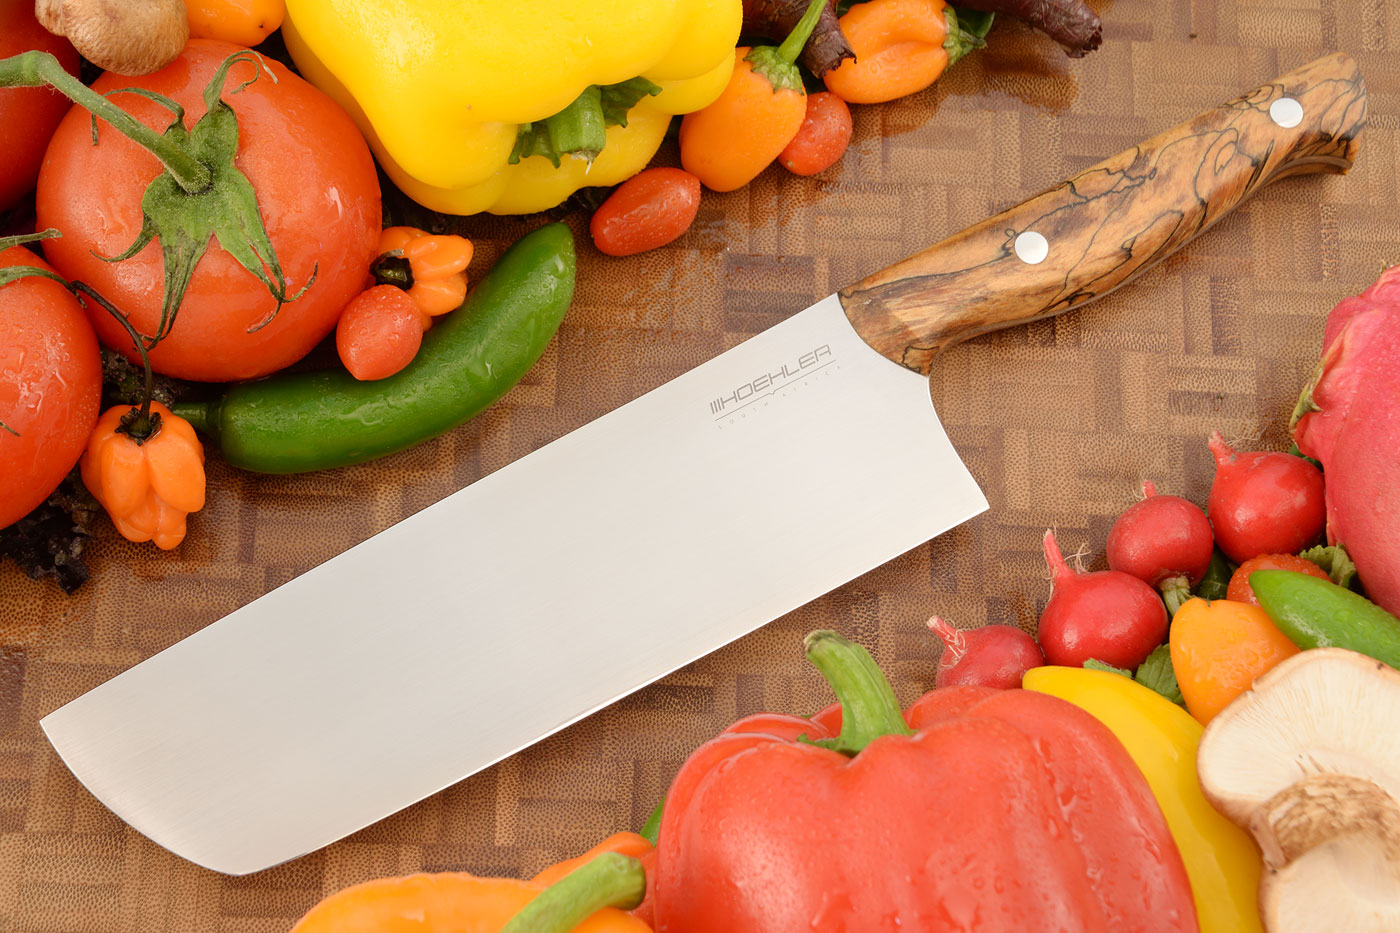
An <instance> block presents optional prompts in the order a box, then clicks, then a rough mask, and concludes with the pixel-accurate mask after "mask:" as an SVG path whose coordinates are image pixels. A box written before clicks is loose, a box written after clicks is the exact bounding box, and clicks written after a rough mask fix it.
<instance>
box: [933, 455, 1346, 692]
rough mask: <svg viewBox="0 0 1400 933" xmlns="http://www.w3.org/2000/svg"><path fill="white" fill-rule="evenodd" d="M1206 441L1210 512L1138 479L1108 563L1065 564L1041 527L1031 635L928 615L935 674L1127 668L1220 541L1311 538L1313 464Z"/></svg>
mask: <svg viewBox="0 0 1400 933" xmlns="http://www.w3.org/2000/svg"><path fill="white" fill-rule="evenodd" d="M1209 443H1210V450H1211V453H1212V454H1213V455H1214V457H1215V463H1216V473H1215V479H1214V482H1213V483H1212V484H1211V490H1210V498H1209V501H1208V503H1207V509H1208V513H1209V515H1208V516H1207V513H1206V512H1202V511H1201V509H1200V508H1199V507H1198V506H1196V505H1195V504H1193V503H1191V502H1189V501H1188V500H1186V499H1183V498H1181V497H1180V496H1172V495H1161V494H1158V493H1157V490H1156V487H1155V486H1154V485H1153V484H1152V483H1151V482H1145V483H1143V492H1144V496H1143V498H1142V499H1141V500H1139V501H1138V502H1135V503H1134V504H1133V505H1131V506H1129V507H1128V509H1127V510H1125V511H1124V512H1123V514H1121V515H1119V516H1118V519H1117V520H1116V521H1115V522H1114V524H1113V528H1112V530H1111V531H1110V532H1109V535H1108V542H1107V552H1108V566H1109V568H1110V569H1108V570H1100V571H1095V572H1092V573H1086V572H1084V571H1083V569H1082V567H1080V566H1078V560H1077V559H1076V567H1075V569H1071V568H1070V566H1069V564H1068V563H1067V562H1066V561H1065V558H1064V556H1063V554H1062V553H1061V552H1060V547H1059V544H1058V543H1057V542H1056V540H1055V534H1054V532H1053V531H1047V532H1046V533H1045V539H1044V547H1045V559H1046V562H1047V563H1048V564H1049V567H1050V573H1051V584H1050V586H1051V592H1050V599H1049V601H1048V602H1047V603H1046V605H1045V609H1044V610H1043V611H1042V612H1041V614H1040V625H1039V629H1038V633H1037V637H1035V638H1032V637H1031V636H1030V635H1029V634H1027V633H1026V632H1024V631H1022V630H1021V629H1019V628H1015V627H1013V626H1009V625H986V626H983V627H982V628H979V629H974V630H971V631H959V630H957V629H955V628H953V626H951V625H949V624H948V623H947V622H945V621H944V620H942V619H940V618H937V617H935V618H934V619H932V620H931V621H930V622H929V628H930V629H931V630H932V631H933V632H934V634H935V635H937V636H938V637H939V638H940V639H941V640H942V641H943V643H944V650H943V655H942V658H941V660H940V662H939V667H938V675H937V681H936V683H937V685H938V686H940V687H941V686H945V685H950V684H981V685H985V686H994V687H1001V688H1011V687H1018V686H1020V684H1021V676H1022V675H1023V674H1024V673H1025V672H1026V671H1027V670H1029V669H1030V668H1032V667H1039V666H1041V665H1043V664H1046V663H1050V664H1056V665H1064V666H1069V667H1082V666H1083V665H1084V663H1085V662H1086V661H1090V660H1093V661H1098V662H1101V663H1103V664H1108V665H1112V666H1113V667H1117V668H1124V669H1127V670H1129V671H1131V670H1133V669H1135V668H1137V667H1138V666H1139V665H1140V664H1142V662H1143V661H1144V660H1146V658H1147V656H1148V655H1149V654H1151V653H1152V652H1153V650H1155V649H1156V648H1157V647H1158V646H1159V645H1161V644H1163V642H1165V641H1166V638H1167V629H1168V625H1169V624H1170V618H1171V615H1173V614H1174V613H1175V612H1176V609H1177V608H1178V607H1179V606H1180V605H1181V604H1182V603H1183V602H1185V601H1186V600H1187V599H1189V598H1190V597H1191V591H1192V588H1193V587H1195V586H1197V584H1199V583H1200V582H1201V580H1202V578H1203V577H1204V576H1205V575H1206V572H1207V570H1208V569H1209V567H1210V563H1211V556H1212V554H1213V553H1214V550H1215V548H1216V547H1219V549H1220V550H1221V551H1222V552H1223V553H1224V555H1225V556H1226V557H1227V558H1229V559H1230V560H1231V561H1233V562H1234V563H1237V564H1243V563H1244V562H1245V561H1248V560H1251V559H1253V558H1257V557H1259V556H1260V555H1273V554H1284V555H1291V554H1296V553H1297V552H1298V551H1300V550H1302V549H1304V548H1306V547H1308V546H1309V545H1311V544H1313V543H1314V542H1315V541H1317V539H1318V538H1319V537H1320V536H1321V534H1322V531H1323V526H1324V524H1325V521H1326V512H1325V508H1324V504H1323V481H1322V472H1321V471H1320V470H1318V469H1317V467H1315V466H1313V464H1312V463H1311V462H1310V461H1308V460H1306V459H1304V458H1302V457H1298V456H1294V455H1292V454H1285V453H1274V452H1269V451H1249V452H1245V453H1241V452H1237V451H1235V450H1233V449H1231V448H1230V447H1229V445H1227V444H1226V443H1225V441H1224V440H1223V439H1222V438H1221V436H1220V434H1219V432H1216V433H1214V434H1212V435H1211V437H1210V442H1209ZM1250 595H1252V594H1250ZM1232 598H1233V593H1232ZM1250 601H1252V600H1250Z"/></svg>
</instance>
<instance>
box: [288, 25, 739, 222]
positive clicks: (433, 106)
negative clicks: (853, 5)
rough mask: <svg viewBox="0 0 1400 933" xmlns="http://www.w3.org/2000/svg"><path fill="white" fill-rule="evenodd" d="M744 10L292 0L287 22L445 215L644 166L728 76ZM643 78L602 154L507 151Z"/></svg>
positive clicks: (614, 178)
mask: <svg viewBox="0 0 1400 933" xmlns="http://www.w3.org/2000/svg"><path fill="white" fill-rule="evenodd" d="M742 17H743V10H742V4H741V0H627V2H611V3H595V2H570V3H560V2H558V0H472V2H470V3H454V2H450V0H288V2H287V19H286V22H285V23H284V25H283V34H284V37H285V39H286V42H287V49H288V50H289V51H290V52H291V54H292V58H293V59H294V60H295V61H296V64H297V67H298V68H299V69H300V70H301V73H302V75H303V76H304V77H305V78H306V79H307V80H309V81H310V82H311V83H312V84H314V85H316V86H317V87H319V88H320V89H321V90H323V91H325V92H326V93H327V94H329V95H330V96H331V97H332V98H334V99H335V100H336V101H337V102H338V103H339V104H340V105H341V106H342V107H344V108H345V109H346V111H347V112H348V113H349V114H350V115H351V116H352V117H353V118H354V119H355V121H356V123H358V124H359V126H360V129H361V130H362V131H363V132H364V134H365V137H366V138H367V139H368V140H369V144H370V147H371V148H372V149H373V150H374V154H375V156H376V157H377V158H378V159H379V163H380V165H381V166H383V168H384V171H385V172H386V173H387V174H388V175H389V177H390V178H391V179H393V181H394V183H395V184H396V185H398V186H399V188H400V189H402V190H403V192H404V193H405V194H407V195H408V196H409V197H411V198H413V199H414V200H416V201H418V202H419V203H421V204H423V205H424V206H425V207H428V208H430V209H432V210H436V211H442V212H444V213H452V214H474V213H477V212H479V211H490V212H491V213H495V214H522V213H529V212H532V211H540V210H546V209H548V208H551V207H554V206H555V205H557V204H559V203H560V202H562V201H563V200H564V199H565V198H567V197H568V196H569V195H570V194H572V193H573V192H574V191H576V190H578V189H579V188H581V187H584V186H585V185H614V184H617V183H619V182H621V181H624V180H626V179H627V178H629V177H631V176H632V175H634V174H636V173H637V172H639V171H641V170H642V169H643V168H644V167H645V166H646V164H647V163H648V162H649V161H650V160H651V157H652V156H653V155H655V153H656V150H657V148H658V147H659V146H660V145H661V140H662V138H663V137H664V136H665V134H666V127H667V126H668V125H669V123H670V121H671V116H672V115H674V114H680V113H689V112H691V111H693V110H699V109H701V108H703V107H705V106H707V105H708V104H710V103H711V102H712V101H714V99H715V98H717V97H718V96H719V95H720V92H721V91H723V90H724V88H725V86H726V85H727V84H728V82H729V77H730V73H731V72H732V71H733V66H734V46H735V43H736V42H737V41H738V38H739V24H740V21H741V20H742ZM638 77H641V78H645V79H647V80H648V81H650V82H651V83H652V84H653V85H655V86H656V87H659V88H660V90H659V92H658V93H655V94H654V96H643V97H642V98H641V99H640V100H639V101H638V102H637V103H636V104H635V105H634V106H632V108H631V110H630V111H627V113H626V124H627V125H626V126H622V125H620V124H613V125H609V126H607V127H606V132H605V136H606V143H604V144H603V145H602V146H601V148H600V149H597V150H596V152H593V151H589V152H588V153H587V154H586V155H584V156H583V157H576V156H569V155H565V156H564V157H563V158H561V159H560V163H559V165H558V166H557V167H556V166H555V165H554V163H553V162H552V161H551V159H550V158H548V157H546V156H543V155H525V156H523V157H517V158H518V161H516V162H515V164H512V162H511V157H512V153H513V151H514V150H515V148H516V140H517V135H518V131H519V128H520V126H521V125H522V124H531V125H533V126H535V127H536V128H538V127H539V125H540V121H543V120H545V119H547V118H549V117H552V116H554V115H556V114H559V113H560V112H561V111H564V110H565V108H568V107H570V105H573V104H575V102H576V101H578V100H579V99H580V97H581V95H584V94H585V93H587V92H588V91H589V89H590V88H593V87H603V88H606V87H609V86H613V85H618V84H621V83H622V82H625V81H629V80H631V79H634V78H638ZM653 90H654V89H653ZM593 112H594V113H595V114H596V112H597V111H596V109H595V110H594V111H593Z"/></svg>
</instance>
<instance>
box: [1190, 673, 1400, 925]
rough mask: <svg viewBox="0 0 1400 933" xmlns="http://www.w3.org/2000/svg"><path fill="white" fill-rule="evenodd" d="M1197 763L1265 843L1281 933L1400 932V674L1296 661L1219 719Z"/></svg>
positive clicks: (1218, 803)
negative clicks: (1336, 932) (1333, 932)
mask: <svg viewBox="0 0 1400 933" xmlns="http://www.w3.org/2000/svg"><path fill="white" fill-rule="evenodd" d="M1196 763H1197V772H1198V774H1199V777H1200V781H1201V789H1202V790H1203V791H1204V792H1205V794H1206V797H1207V798H1209V799H1210V801H1211V803H1212V804H1213V805H1214V806H1215V807H1216V809H1218V810H1220V812H1222V813H1224V814H1225V815H1226V816H1228V817H1229V818H1230V819H1232V820H1233V821H1234V822H1236V823H1238V824H1239V825H1240V826H1242V827H1244V828H1246V829H1248V830H1249V831H1250V832H1251V833H1253V835H1254V838H1255V840H1256V841H1257V842H1258V843H1259V848H1260V850H1261V852H1262V853H1263V856H1264V867H1265V870H1266V871H1265V875H1264V878H1263V880H1262V881H1261V882H1260V885H1259V910H1260V914H1261V915H1262V917H1263V919H1264V924H1265V927H1266V928H1267V929H1268V930H1270V931H1271V933H1285V931H1286V933H1294V931H1296V933H1323V931H1333V930H1337V931H1345V933H1371V931H1376V933H1380V931H1392V933H1393V931H1400V672H1397V671H1395V670H1394V669H1393V668H1391V667H1389V666H1388V665H1385V664H1382V663H1380V662H1379V661H1376V660H1374V659H1372V658H1368V657H1365V656H1364V655H1360V654H1357V653H1355V652H1352V651H1346V650H1344V649H1341V648H1322V649H1316V650H1312V651H1304V652H1302V653H1300V654H1298V655H1295V656H1294V657H1292V658H1289V659H1288V660H1287V661H1284V662H1283V663H1282V664H1280V665H1279V666H1278V667H1276V668H1274V669H1273V670H1272V671H1270V672H1269V673H1268V674H1265V675H1264V676H1263V677H1261V678H1259V680H1258V681H1256V682H1255V684H1254V688H1253V689H1252V690H1250V691H1248V692H1247V693H1245V694H1243V695H1242V696H1240V697H1239V699H1237V700H1236V701H1235V702H1233V703H1231V704H1230V705H1229V706H1228V707H1226V708H1225V709H1224V710H1223V711H1222V712H1221V713H1220V714H1219V715H1218V716H1216V717H1215V718H1214V719H1213V720H1211V723H1210V725H1209V726H1208V727H1207V728H1206V730H1205V734H1204V735H1203V736H1202V738H1201V744H1200V749H1199V751H1198V754H1197V759H1196Z"/></svg>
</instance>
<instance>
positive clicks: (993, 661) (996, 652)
mask: <svg viewBox="0 0 1400 933" xmlns="http://www.w3.org/2000/svg"><path fill="white" fill-rule="evenodd" d="M928 627H929V630H930V631H932V632H933V634H935V635H937V636H938V638H939V639H940V640H941V641H942V642H943V657H941V658H939V660H938V674H937V675H936V676H935V678H934V681H933V685H934V686H935V687H950V686H977V687H997V688H998V689H1001V690H1009V689H1011V688H1013V687H1019V686H1021V675H1023V674H1025V673H1026V671H1028V670H1030V669H1031V668H1033V667H1043V666H1044V665H1045V655H1044V654H1042V653H1041V651H1040V646H1039V645H1037V644H1036V643H1035V639H1034V638H1032V637H1031V636H1030V635H1028V634H1026V633H1025V632H1023V631H1021V630H1020V629H1018V628H1012V627H1011V626H1009V625H984V626H982V627H981V628H977V629H973V630H972V631H970V632H960V631H958V630H957V629H955V628H953V627H952V626H951V625H949V624H948V623H947V622H944V621H943V620H942V619H940V618H939V617H938V616H934V617H933V618H932V619H929V620H928Z"/></svg>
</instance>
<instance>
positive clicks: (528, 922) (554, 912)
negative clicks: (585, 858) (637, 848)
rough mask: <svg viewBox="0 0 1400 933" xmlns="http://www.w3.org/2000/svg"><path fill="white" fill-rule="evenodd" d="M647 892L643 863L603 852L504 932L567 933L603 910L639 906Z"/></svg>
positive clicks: (533, 904) (549, 891) (546, 893)
mask: <svg viewBox="0 0 1400 933" xmlns="http://www.w3.org/2000/svg"><path fill="white" fill-rule="evenodd" d="M646 890H647V876H646V872H645V871H644V870H643V869H642V863H641V862H639V861H637V860H636V859H634V858H632V857H631V856H628V855H623V854H622V853H621V852H604V853H603V854H601V855H599V856H597V857H596V858H594V859H593V860H592V861H590V862H588V863H587V864H585V865H583V866H582V867H580V868H576V869H574V870H573V871H571V872H570V873H569V874H567V875H565V876H564V877H563V878H560V879H559V880H558V881H556V882H554V884H552V885H550V886H549V887H547V888H545V889H544V890H543V891H542V892H540V895H539V896H538V897H536V898H535V899H534V900H533V901H531V902H530V903H528V904H526V905H525V907H524V908H523V909H521V911H520V913H518V914H516V915H515V916H514V917H512V918H511V920H510V922H509V923H507V924H506V925H505V926H504V927H502V928H501V933H525V931H529V933H568V931H569V930H572V929H573V928H574V927H576V926H578V925H579V924H580V923H582V922H583V921H584V920H586V919H588V917H589V916H591V915H592V914H594V913H596V912H597V911H599V910H602V909H603V908H604V907H618V908H621V909H623V910H630V909H632V908H633V907H636V906H637V905H638V904H640V903H641V902H642V897H643V896H644V895H645V894H646Z"/></svg>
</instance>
